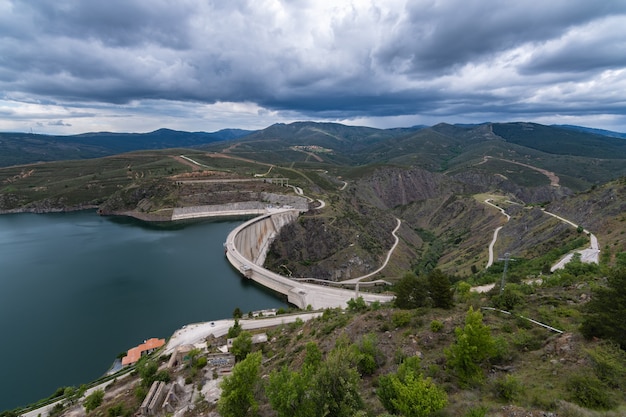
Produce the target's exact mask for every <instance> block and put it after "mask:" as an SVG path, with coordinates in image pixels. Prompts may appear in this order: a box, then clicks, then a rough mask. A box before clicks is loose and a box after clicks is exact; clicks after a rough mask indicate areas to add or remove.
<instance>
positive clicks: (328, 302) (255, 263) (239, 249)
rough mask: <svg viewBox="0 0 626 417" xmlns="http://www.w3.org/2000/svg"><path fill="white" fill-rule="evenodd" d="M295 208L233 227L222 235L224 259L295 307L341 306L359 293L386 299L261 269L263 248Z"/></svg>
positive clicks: (293, 218) (294, 214)
mask: <svg viewBox="0 0 626 417" xmlns="http://www.w3.org/2000/svg"><path fill="white" fill-rule="evenodd" d="M299 214H300V212H299V210H295V209H286V208H282V209H276V210H274V211H273V212H270V213H267V214H265V215H262V216H260V217H257V218H254V219H252V220H249V221H247V222H245V223H243V224H241V225H239V226H237V227H236V228H235V229H234V230H233V231H232V232H230V234H229V235H228V237H227V238H226V243H225V244H224V248H225V250H226V257H227V258H228V261H229V262H230V263H231V265H233V267H235V268H236V269H238V270H239V271H240V272H241V274H242V275H243V276H245V277H246V278H248V279H251V280H253V281H255V282H257V283H259V284H260V285H263V286H265V287H267V288H269V289H271V290H273V291H276V292H278V293H280V294H284V295H286V296H287V301H288V302H289V303H290V304H293V305H295V306H296V307H298V308H301V309H306V308H308V307H309V306H310V307H312V308H313V309H316V310H317V309H322V308H335V307H341V308H344V307H346V306H347V302H348V301H349V300H350V299H351V298H356V297H358V296H362V297H363V299H364V300H365V302H366V303H372V302H376V301H378V302H389V301H391V300H393V296H392V295H389V294H372V293H359V291H358V285H355V286H356V291H353V290H346V289H343V288H333V287H329V286H327V285H315V284H309V283H306V282H300V281H296V280H293V279H290V278H287V277H284V276H282V275H279V274H277V273H275V272H272V271H269V270H267V269H265V268H263V262H264V261H265V255H266V253H267V250H268V248H269V246H270V244H271V242H272V240H273V239H274V238H275V237H276V235H277V234H278V232H279V231H280V229H281V228H282V227H283V226H285V225H286V224H289V223H291V222H293V221H296V220H297V218H298V215H299ZM318 281H321V280H318Z"/></svg>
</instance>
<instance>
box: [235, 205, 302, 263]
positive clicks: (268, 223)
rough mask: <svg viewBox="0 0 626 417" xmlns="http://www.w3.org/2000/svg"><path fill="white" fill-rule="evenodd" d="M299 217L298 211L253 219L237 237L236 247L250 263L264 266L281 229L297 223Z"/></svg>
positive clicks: (286, 211) (288, 211) (287, 211)
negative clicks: (270, 248) (294, 222)
mask: <svg viewBox="0 0 626 417" xmlns="http://www.w3.org/2000/svg"><path fill="white" fill-rule="evenodd" d="M298 215H299V211H298V210H285V211H281V212H278V213H273V214H269V215H267V216H261V217H257V218H256V219H253V220H254V221H250V222H248V223H246V224H247V226H246V227H245V228H243V229H241V230H240V232H239V233H237V234H236V235H235V238H234V244H235V247H236V248H237V250H238V251H239V253H241V255H243V256H244V257H245V258H246V259H247V260H248V261H249V262H251V263H253V264H255V265H258V266H263V263H264V262H265V256H266V254H267V251H268V250H269V247H270V244H271V243H272V241H273V240H274V239H275V238H276V236H277V235H278V232H279V231H280V229H281V228H282V227H283V226H284V225H286V224H288V223H291V222H293V221H295V220H296V219H297V218H298Z"/></svg>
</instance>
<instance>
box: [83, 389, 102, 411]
mask: <svg viewBox="0 0 626 417" xmlns="http://www.w3.org/2000/svg"><path fill="white" fill-rule="evenodd" d="M103 399H104V391H102V390H101V389H98V390H95V391H94V392H92V393H91V394H89V395H88V396H87V398H85V401H83V407H85V411H86V412H87V413H89V412H90V411H92V410H95V409H96V408H98V407H99V406H100V404H102V400H103Z"/></svg>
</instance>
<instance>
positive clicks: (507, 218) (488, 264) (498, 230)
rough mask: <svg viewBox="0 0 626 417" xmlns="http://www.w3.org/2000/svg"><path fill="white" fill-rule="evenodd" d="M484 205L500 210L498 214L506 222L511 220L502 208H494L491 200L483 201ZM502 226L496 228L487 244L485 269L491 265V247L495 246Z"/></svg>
mask: <svg viewBox="0 0 626 417" xmlns="http://www.w3.org/2000/svg"><path fill="white" fill-rule="evenodd" d="M485 204H488V205H490V206H492V207H495V208H497V209H498V210H500V212H501V213H502V214H504V215H505V216H506V221H507V222H508V221H509V220H511V216H509V215H508V214H506V212H505V211H504V209H503V208H501V207H498V206H496V205H495V204H493V203H492V202H491V199H490V198H488V199H486V200H485ZM503 227H504V226H500V227H498V228H497V229H496V230H495V231H494V232H493V239H491V243H490V244H489V261H487V266H486V267H485V269H487V268H489V267H490V266H491V265H493V247H494V246H495V245H496V241H497V240H498V233H499V232H500V230H501V229H502V228H503Z"/></svg>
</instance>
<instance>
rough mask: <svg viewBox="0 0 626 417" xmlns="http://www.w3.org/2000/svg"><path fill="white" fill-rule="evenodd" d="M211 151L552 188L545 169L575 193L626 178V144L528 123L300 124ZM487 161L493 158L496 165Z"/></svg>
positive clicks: (262, 159)
mask: <svg viewBox="0 0 626 417" xmlns="http://www.w3.org/2000/svg"><path fill="white" fill-rule="evenodd" d="M233 144H235V145H236V146H233ZM203 148H204V149H207V150H211V151H224V152H228V153H229V154H231V155H237V156H239V157H241V158H247V159H253V160H256V161H259V162H265V163H271V164H292V163H299V164H306V165H308V166H310V167H314V166H317V167H318V168H320V169H329V168H330V167H334V168H336V169H339V168H341V169H342V170H345V169H346V168H347V167H354V169H357V167H358V169H359V170H362V169H368V168H366V167H368V166H369V167H374V166H378V165H393V166H401V167H413V166H417V167H420V168H424V169H427V170H429V171H431V172H449V173H452V174H454V175H464V176H465V177H470V176H473V177H476V176H477V175H488V174H494V173H495V172H500V173H501V172H502V171H503V170H504V171H508V172H509V174H508V175H507V176H506V177H507V180H508V181H511V182H512V183H514V184H517V185H524V186H540V185H542V184H544V185H549V184H550V181H548V177H547V176H545V175H543V174H539V172H540V171H537V169H544V170H547V171H550V172H554V173H555V175H557V176H558V177H559V178H560V181H561V182H560V185H561V186H565V187H568V188H570V189H572V190H584V189H587V188H588V187H590V186H591V185H593V184H598V183H602V182H606V181H609V180H611V179H614V178H617V177H619V176H624V175H626V141H624V140H622V139H618V138H613V137H608V136H602V135H598V134H594V133H587V132H581V131H574V130H570V129H565V128H560V127H554V126H545V125H540V124H536V123H523V122H516V123H483V124H476V125H450V124H446V123H440V124H438V125H435V126H432V127H427V128H422V127H416V128H404V129H374V128H369V127H358V126H345V125H341V124H337V123H314V122H297V123H291V124H275V125H272V126H269V127H268V128H266V129H263V130H259V131H257V132H255V133H252V134H250V135H248V136H245V137H243V138H240V139H237V140H235V141H233V142H229V144H228V146H226V145H225V144H223V143H220V142H216V143H212V144H209V145H206V146H203ZM486 157H491V159H489V161H490V162H489V163H486V162H487V159H485V158H486ZM495 161H499V162H497V163H496V162H495ZM525 165H530V166H532V167H533V168H528V167H526V168H524V166H525ZM360 174H361V172H360V171H359V173H358V175H360ZM346 175H349V174H346ZM511 187H513V185H511Z"/></svg>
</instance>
